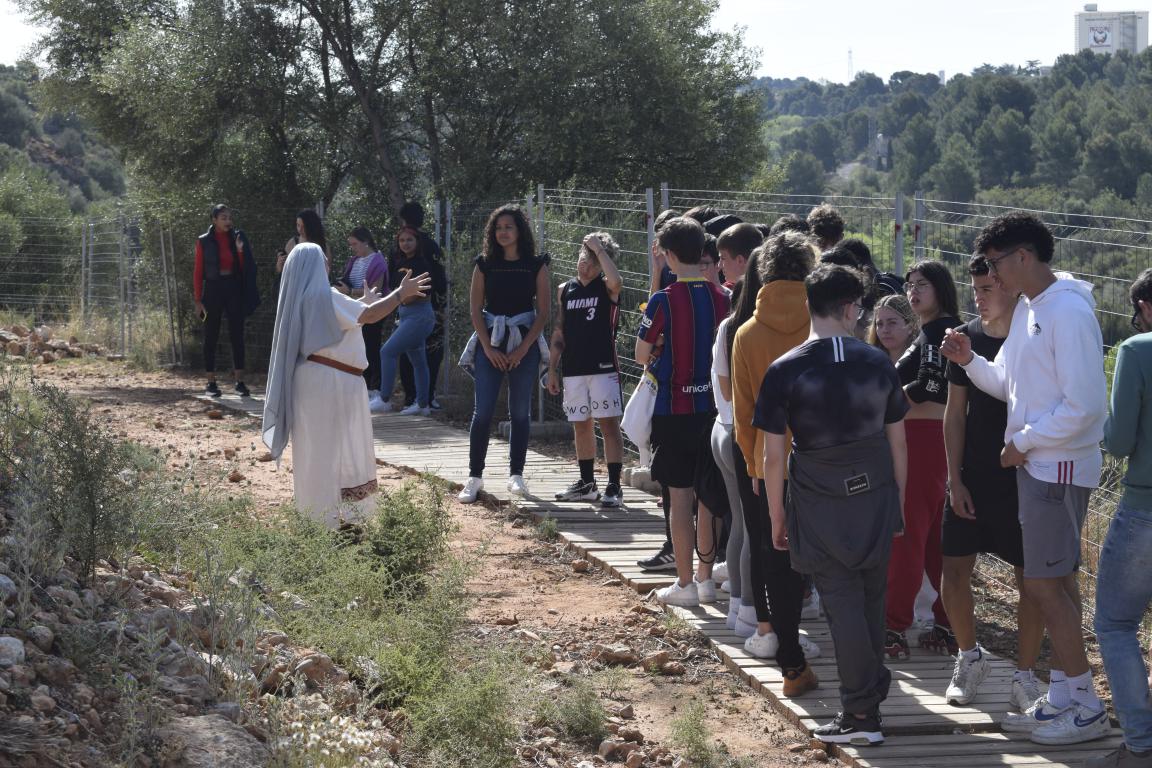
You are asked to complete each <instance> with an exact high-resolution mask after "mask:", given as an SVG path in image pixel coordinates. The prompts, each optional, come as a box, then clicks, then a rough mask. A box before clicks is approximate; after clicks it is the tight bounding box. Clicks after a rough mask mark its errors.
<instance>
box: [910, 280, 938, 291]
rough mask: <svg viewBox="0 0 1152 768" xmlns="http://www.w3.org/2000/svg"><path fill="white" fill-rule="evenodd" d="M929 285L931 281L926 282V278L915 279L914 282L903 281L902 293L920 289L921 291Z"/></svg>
mask: <svg viewBox="0 0 1152 768" xmlns="http://www.w3.org/2000/svg"><path fill="white" fill-rule="evenodd" d="M931 286H932V283H930V282H928V281H927V280H917V281H916V282H914V283H904V293H912V292H913V291H915V292H916V293H919V292H920V291H923V290H924V289H926V288H930V287H931Z"/></svg>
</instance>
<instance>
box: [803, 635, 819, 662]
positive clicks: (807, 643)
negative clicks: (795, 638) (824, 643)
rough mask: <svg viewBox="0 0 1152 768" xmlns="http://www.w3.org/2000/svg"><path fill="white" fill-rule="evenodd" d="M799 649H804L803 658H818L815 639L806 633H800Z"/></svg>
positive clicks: (817, 647)
mask: <svg viewBox="0 0 1152 768" xmlns="http://www.w3.org/2000/svg"><path fill="white" fill-rule="evenodd" d="M800 649H801V650H802V651H804V658H806V659H818V658H820V646H818V645H816V641H815V640H813V639H812V638H810V637H808V635H800Z"/></svg>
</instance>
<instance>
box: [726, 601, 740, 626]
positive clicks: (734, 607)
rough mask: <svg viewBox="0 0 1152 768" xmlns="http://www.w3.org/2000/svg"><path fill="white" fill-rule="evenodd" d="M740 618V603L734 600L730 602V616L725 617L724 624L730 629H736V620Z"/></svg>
mask: <svg viewBox="0 0 1152 768" xmlns="http://www.w3.org/2000/svg"><path fill="white" fill-rule="evenodd" d="M739 620H740V603H739V601H737V600H733V601H732V602H730V603H728V616H727V617H726V618H725V619H724V626H726V627H728V629H736V622H738V621H739Z"/></svg>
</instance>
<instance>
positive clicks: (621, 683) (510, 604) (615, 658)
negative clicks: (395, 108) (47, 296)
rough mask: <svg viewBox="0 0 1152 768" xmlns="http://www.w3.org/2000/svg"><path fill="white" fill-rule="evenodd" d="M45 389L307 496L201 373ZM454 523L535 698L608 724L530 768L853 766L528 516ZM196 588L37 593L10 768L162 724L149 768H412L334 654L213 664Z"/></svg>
mask: <svg viewBox="0 0 1152 768" xmlns="http://www.w3.org/2000/svg"><path fill="white" fill-rule="evenodd" d="M20 343H21V344H26V343H27V341H26V337H25V340H22V341H20ZM41 360H43V358H41ZM35 375H36V376H37V377H39V378H41V379H43V380H46V381H48V382H50V383H53V384H56V385H58V386H60V387H62V388H64V389H65V390H66V391H68V392H69V393H71V394H73V395H74V396H77V397H82V398H86V399H88V400H90V401H91V402H92V404H93V407H94V408H95V409H96V413H97V414H98V415H99V417H100V419H101V420H102V421H103V423H104V424H105V425H106V426H107V427H108V428H109V429H110V431H112V432H113V433H114V434H116V435H118V436H119V437H120V438H122V439H127V440H133V441H136V442H138V443H140V444H142V445H144V446H148V447H150V448H154V449H156V450H157V451H159V453H160V455H161V457H162V459H163V461H164V462H165V464H166V465H167V467H168V468H169V469H171V470H174V471H179V472H182V473H189V474H190V475H191V476H192V477H193V478H194V481H195V482H196V483H198V484H201V485H202V486H206V487H212V488H217V489H221V490H222V491H223V492H225V493H232V494H247V495H249V496H250V497H251V498H252V499H253V500H254V506H255V509H256V510H257V511H258V512H259V511H260V510H271V509H273V508H275V507H276V506H277V505H279V504H281V503H284V502H288V501H290V500H291V495H292V485H291V477H290V474H289V472H290V469H291V457H290V455H289V456H287V457H286V460H285V462H284V463H283V465H282V467H281V468H280V469H279V470H277V468H276V467H275V465H274V464H273V463H272V462H269V461H267V460H266V459H267V458H268V457H267V456H266V452H265V450H264V447H263V446H262V445H261V444H260V442H259V435H258V424H257V422H256V421H255V420H252V419H249V418H247V417H243V416H240V415H237V414H234V413H232V412H229V411H227V410H224V411H219V410H218V409H215V408H213V407H212V406H210V405H208V404H205V403H203V402H200V401H197V400H193V399H191V397H190V395H191V394H192V393H194V392H196V391H198V389H199V387H200V386H201V385H202V382H201V381H200V380H199V378H195V377H191V376H185V375H181V374H173V373H167V372H153V373H142V372H139V371H134V370H132V369H130V368H128V367H126V366H125V365H124V364H123V363H120V362H108V361H105V360H103V359H102V358H101V359H64V360H59V361H54V362H52V363H45V362H39V363H38V364H37V365H36V366H35ZM379 479H380V481H381V484H382V485H383V486H384V488H385V492H386V491H387V489H388V488H394V487H396V486H397V485H399V484H400V483H403V482H406V481H407V480H410V477H409V476H407V475H406V473H404V472H402V471H400V470H398V469H396V468H393V467H388V466H381V467H380V473H379ZM448 509H449V513H450V514H451V516H452V517H453V520H454V522H455V523H456V525H457V528H458V533H457V534H456V538H455V541H454V542H453V546H454V547H455V548H456V549H457V550H459V551H460V552H461V553H475V552H480V553H481V556H480V557H478V558H476V563H477V565H476V570H475V572H474V573H473V574H472V576H471V581H470V592H471V595H472V598H473V601H474V603H473V607H472V609H471V610H470V611H469V614H468V622H469V625H468V627H467V628H466V632H467V633H468V636H469V637H470V638H471V640H472V642H474V643H475V644H476V646H477V647H492V648H505V649H514V650H517V651H518V652H519V653H520V655H521V656H522V657H523V658H525V659H528V660H529V661H530V663H531V664H532V665H533V666H534V667H535V668H536V669H537V670H538V671H539V674H538V675H536V676H535V677H534V680H536V681H537V682H535V683H534V685H537V687H538V688H539V689H540V692H542V693H543V694H544V695H545V696H547V695H549V694H550V693H551V692H553V691H554V690H558V689H559V688H560V687H561V685H562V684H564V686H565V687H566V688H567V687H570V686H571V684H572V683H573V682H579V681H584V682H581V684H584V683H586V684H587V685H588V686H590V687H591V689H592V690H594V691H595V692H596V693H595V695H596V697H597V698H598V699H599V700H600V702H601V703H602V705H603V706H604V708H605V710H606V711H607V713H608V714H609V718H608V719H607V721H606V722H605V723H603V724H601V725H602V726H603V730H604V732H605V736H604V738H601V739H597V743H587V742H579V743H578V742H573V741H572V740H570V739H567V738H565V737H564V735H563V734H561V733H557V731H556V730H555V729H554V728H552V727H550V726H548V725H541V724H538V723H532V722H524V723H522V724H521V729H520V732H521V739H520V743H519V744H517V745H515V753H516V759H517V760H518V761H519V763H520V764H521V765H524V766H554V767H555V768H559V767H560V766H565V767H566V768H589V766H599V765H607V764H623V765H627V766H629V767H630V768H638V767H639V766H656V765H680V766H683V765H689V764H693V765H712V766H736V765H742V766H766V767H767V766H784V765H801V764H807V763H811V762H830V761H831V762H835V761H834V760H833V759H831V758H830V757H829V756H828V754H827V753H825V752H824V751H823V750H818V749H812V746H813V745H812V744H811V743H810V742H809V740H808V738H807V737H806V735H805V734H804V733H803V732H802V731H801V730H800V729H798V728H797V727H796V726H795V725H793V724H792V723H791V722H790V721H789V720H787V719H786V718H784V717H782V716H781V715H779V714H777V713H776V712H775V710H773V709H772V708H771V707H770V706H769V705H768V703H767V701H766V700H765V699H763V698H762V697H760V696H759V695H757V694H754V693H752V692H751V691H750V690H749V689H747V688H746V687H745V686H743V685H742V684H740V683H738V682H737V681H736V680H735V679H734V678H733V677H732V676H731V675H730V674H729V673H728V672H726V671H725V670H724V668H723V666H722V665H721V664H720V662H719V661H718V659H717V658H716V657H715V656H714V655H713V654H712V653H711V651H710V650H709V649H708V647H707V644H706V642H705V641H704V639H703V638H702V637H700V636H698V635H694V634H693V633H691V632H690V631H688V630H687V627H686V626H685V625H684V624H683V623H682V622H677V621H676V620H675V619H674V618H671V617H668V616H666V615H664V613H663V612H662V611H661V610H660V609H659V608H656V607H654V606H652V605H650V604H648V603H645V602H643V601H642V599H641V596H639V595H637V594H635V593H634V592H632V591H631V590H629V589H628V588H626V587H623V586H621V585H620V584H619V582H618V581H616V580H614V579H612V578H611V577H610V575H609V574H607V573H604V572H601V571H598V570H597V569H595V568H592V567H590V566H589V565H588V564H587V563H585V562H583V561H580V560H578V558H576V556H575V555H574V554H573V553H571V552H569V551H567V550H566V549H565V548H564V546H563V545H561V544H558V543H554V542H548V541H545V540H542V539H541V538H540V535H539V534H538V532H537V531H536V529H535V527H534V526H533V525H532V524H531V523H530V521H528V520H526V519H525V518H524V517H522V516H520V515H519V514H518V513H517V512H516V510H515V509H514V508H511V507H509V508H485V507H481V506H472V507H466V506H462V505H458V504H456V503H455V501H454V500H453V501H451V502H450V503H449V505H448ZM15 576H16V574H13V573H11V572H10V568H9V565H8V564H7V563H4V562H0V598H3V599H4V601H5V602H6V603H7V604H8V609H7V616H8V618H9V619H11V617H12V616H14V615H15V611H14V610H13V608H14V607H15V606H14V605H13V601H15V600H19V599H25V600H26V599H29V598H28V597H27V596H22V594H21V592H22V590H20V589H17V585H16V583H15V581H14V578H15ZM191 586H192V585H191V584H190V583H189V582H188V581H187V579H186V577H185V575H183V574H181V573H179V572H163V571H161V570H159V569H157V568H156V567H155V566H153V565H151V564H149V563H148V562H147V560H145V559H144V558H142V557H133V558H132V559H131V560H129V561H128V562H125V563H103V564H102V567H101V568H100V569H99V570H98V572H97V577H96V579H95V581H94V582H93V583H90V584H82V583H81V580H80V579H79V578H78V577H77V575H76V574H75V573H73V572H71V571H69V570H68V569H67V568H65V569H63V570H61V571H60V572H59V573H57V574H56V575H55V577H54V578H53V579H52V580H51V583H48V584H41V585H38V588H37V589H35V590H34V592H33V596H32V598H31V599H33V600H35V602H36V605H35V608H34V611H33V613H34V615H35V620H36V623H35V624H34V625H32V626H27V627H24V628H17V627H16V626H13V625H12V624H11V623H9V621H5V622H0V768H2V767H3V766H36V765H109V764H114V763H113V762H112V761H111V759H110V758H109V748H108V746H107V745H109V744H116V745H117V747H118V748H120V749H121V750H122V749H123V747H124V744H123V740H124V739H127V738H131V734H132V733H133V732H135V731H134V728H133V726H134V725H135V724H138V723H139V721H140V720H141V719H142V718H153V719H154V720H155V721H156V722H157V723H163V726H162V727H159V728H158V729H157V738H158V739H159V740H160V748H159V749H157V750H154V753H156V754H159V755H161V757H160V758H158V759H157V760H155V761H153V760H148V759H139V760H137V762H136V764H138V765H170V766H178V765H229V766H248V765H264V764H267V763H268V761H269V760H270V758H271V755H272V753H273V752H274V751H275V750H273V749H271V747H273V746H276V745H277V744H279V745H284V744H286V743H295V744H297V745H298V746H299V747H300V750H301V753H302V754H303V753H307V754H308V756H309V759H308V761H303V762H299V763H294V764H300V765H329V764H332V765H353V764H366V765H395V764H404V762H405V760H407V759H408V758H407V756H406V755H407V753H406V752H405V751H404V749H403V738H404V729H403V724H402V722H400V721H398V720H397V719H396V718H395V717H394V715H393V713H389V712H386V711H383V710H370V709H369V710H366V709H365V707H363V706H360V707H358V706H356V705H357V703H358V701H359V700H360V698H361V695H362V692H361V691H359V690H358V689H357V686H356V684H355V682H354V681H353V680H352V679H350V676H349V674H348V672H346V671H344V670H341V669H339V668H338V667H337V666H336V665H335V664H334V663H333V662H332V660H331V659H330V658H329V657H328V656H327V655H325V654H324V653H323V652H322V650H320V649H313V648H306V647H301V646H300V645H299V644H297V643H295V642H294V641H293V639H292V638H291V637H288V636H285V635H283V634H281V633H279V632H275V631H270V630H265V631H262V632H260V633H259V635H258V636H257V637H256V641H255V644H254V646H253V647H251V648H250V654H249V655H248V656H246V657H245V658H244V663H243V664H242V665H238V664H236V663H234V661H231V662H224V661H223V660H222V657H221V656H218V655H214V654H213V653H210V652H209V653H206V652H205V651H204V650H196V649H197V648H199V649H205V648H207V649H212V648H213V643H215V642H218V638H215V637H213V636H212V633H213V627H214V617H215V616H217V612H215V611H214V610H212V609H213V606H211V605H209V604H207V603H206V601H205V596H204V595H202V594H196V593H195V592H194V591H192V590H191V589H190V587H191ZM25 607H27V606H25ZM25 613H26V612H25ZM188 638H192V639H193V640H195V641H198V642H192V641H189V639H188ZM113 649H115V654H112V653H111V651H112V650H113ZM105 657H107V658H117V659H121V658H126V659H135V660H136V662H137V663H136V664H135V665H134V666H131V669H129V668H128V667H127V666H125V667H123V668H107V669H103V668H101V665H100V664H99V663H96V661H94V660H98V659H100V658H105ZM81 669H83V670H85V672H84V673H81V671H80V670H81ZM285 681H289V682H290V683H291V684H290V685H284V682H285ZM141 691H143V694H144V695H134V696H133V695H128V694H133V693H135V694H139V693H140V692H141ZM222 691H224V692H229V691H231V692H232V693H233V694H235V692H236V691H243V692H244V697H241V700H244V701H249V702H256V704H257V705H258V706H260V707H263V709H264V710H265V711H266V712H267V713H269V717H268V718H267V719H265V720H264V721H263V722H260V723H258V722H256V721H253V720H252V719H251V718H246V717H244V716H242V712H241V707H240V706H239V705H238V704H237V703H235V702H236V699H237V696H235V695H231V696H228V695H222V693H221V692H222ZM125 702H136V703H135V704H133V705H132V706H126V704H125ZM141 702H142V703H141ZM685 712H695V713H696V714H697V716H698V717H697V722H695V725H696V730H695V731H694V737H695V740H696V743H697V746H699V743H700V742H703V745H704V746H705V747H707V750H706V751H707V754H706V755H705V754H704V752H698V753H696V754H697V759H696V762H694V763H689V761H688V753H690V752H691V751H692V748H693V746H692V743H690V742H691V740H690V739H689V740H688V741H685V738H686V737H685V736H684V725H683V716H684V713H685ZM678 719H681V724H680V726H678V727H674V726H673V723H674V722H675V721H677V720H678ZM136 730H138V729H136ZM317 745H324V746H323V748H319V747H317ZM314 747H316V748H315V749H313V748H314ZM325 750H327V751H325ZM281 753H282V750H281Z"/></svg>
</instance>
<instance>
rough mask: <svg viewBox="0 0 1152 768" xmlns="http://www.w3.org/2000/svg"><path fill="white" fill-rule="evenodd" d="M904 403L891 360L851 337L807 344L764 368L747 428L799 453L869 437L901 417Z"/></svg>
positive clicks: (906, 402)
mask: <svg viewBox="0 0 1152 768" xmlns="http://www.w3.org/2000/svg"><path fill="white" fill-rule="evenodd" d="M907 412H908V401H907V399H906V398H905V397H904V390H903V389H902V388H901V386H900V379H899V378H898V377H897V375H896V369H895V368H893V367H892V361H891V360H890V359H889V358H888V356H887V355H886V354H885V353H884V352H883V351H882V350H880V349H877V348H876V347H873V346H871V345H870V344H865V343H864V342H862V341H860V340H859V339H855V338H852V337H850V336H834V337H832V338H830V339H813V340H811V341H806V342H804V343H803V344H801V345H800V346H798V347H796V348H795V349H793V350H791V351H790V352H788V353H786V354H785V355H783V356H782V357H779V358H777V360H776V362H774V363H772V365H771V366H769V368H768V373H767V374H765V376H764V382H763V383H762V384H761V385H760V394H759V396H758V397H757V398H756V412H755V414H754V416H753V418H752V424H753V425H754V426H755V427H756V428H758V429H762V430H764V431H765V432H771V433H773V434H776V435H782V434H784V433H785V430H786V429H791V430H792V446H793V447H794V448H795V449H796V450H798V451H808V450H816V449H819V448H830V447H832V446H837V445H844V444H845V443H852V442H856V441H857V440H863V439H865V438H868V437H874V436H876V435H877V434H879V433H881V432H883V430H884V426H885V425H886V424H893V423H895V422H897V421H900V420H901V419H903V418H904V414H905V413H907Z"/></svg>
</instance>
